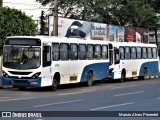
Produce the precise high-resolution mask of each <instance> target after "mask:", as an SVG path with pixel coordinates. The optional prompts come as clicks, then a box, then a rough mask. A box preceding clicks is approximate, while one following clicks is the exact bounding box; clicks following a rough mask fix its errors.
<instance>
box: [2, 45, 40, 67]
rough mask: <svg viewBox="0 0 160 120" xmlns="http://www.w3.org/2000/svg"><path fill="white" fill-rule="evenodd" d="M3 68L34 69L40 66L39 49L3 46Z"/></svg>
mask: <svg viewBox="0 0 160 120" xmlns="http://www.w3.org/2000/svg"><path fill="white" fill-rule="evenodd" d="M3 52H4V53H3V55H4V56H3V66H4V67H6V68H11V69H21V70H26V69H35V68H38V67H39V66H40V63H41V58H40V47H30V46H28V47H18V46H5V47H4V50H3Z"/></svg>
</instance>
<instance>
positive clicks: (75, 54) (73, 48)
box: [70, 44, 78, 60]
mask: <svg viewBox="0 0 160 120" xmlns="http://www.w3.org/2000/svg"><path fill="white" fill-rule="evenodd" d="M70 59H71V60H77V59H78V46H77V44H71V45H70Z"/></svg>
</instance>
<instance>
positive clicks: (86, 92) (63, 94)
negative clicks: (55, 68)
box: [58, 90, 96, 95]
mask: <svg viewBox="0 0 160 120" xmlns="http://www.w3.org/2000/svg"><path fill="white" fill-rule="evenodd" d="M94 91H96V90H89V91H81V92H73V93H64V94H58V95H74V94H81V93H88V92H94Z"/></svg>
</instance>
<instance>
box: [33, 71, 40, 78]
mask: <svg viewBox="0 0 160 120" xmlns="http://www.w3.org/2000/svg"><path fill="white" fill-rule="evenodd" d="M40 74H41V72H38V73H35V74H34V75H32V78H38V76H39V75H40Z"/></svg>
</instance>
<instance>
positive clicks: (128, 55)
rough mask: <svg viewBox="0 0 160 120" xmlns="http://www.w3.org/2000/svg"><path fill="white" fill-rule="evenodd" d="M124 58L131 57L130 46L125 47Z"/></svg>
mask: <svg viewBox="0 0 160 120" xmlns="http://www.w3.org/2000/svg"><path fill="white" fill-rule="evenodd" d="M125 58H126V60H129V59H131V51H130V47H125Z"/></svg>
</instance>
